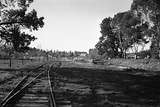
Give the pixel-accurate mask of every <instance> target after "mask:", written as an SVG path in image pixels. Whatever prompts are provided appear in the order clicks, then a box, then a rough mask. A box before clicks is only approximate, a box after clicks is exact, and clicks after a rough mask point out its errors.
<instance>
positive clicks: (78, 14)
mask: <svg viewBox="0 0 160 107" xmlns="http://www.w3.org/2000/svg"><path fill="white" fill-rule="evenodd" d="M131 2H132V0H34V3H33V4H32V7H33V8H35V9H36V10H37V12H38V15H39V16H44V17H45V20H44V21H45V26H44V27H43V28H42V29H40V30H39V31H37V32H36V33H35V36H36V37H37V38H38V40H36V41H35V42H34V43H32V46H35V47H37V48H41V49H45V50H51V49H52V50H62V51H63V50H65V51H70V50H71V51H75V50H77V51H88V50H89V49H90V48H94V46H95V44H96V43H97V42H98V39H99V37H100V36H101V34H100V26H99V24H100V23H101V21H102V20H103V19H104V18H105V17H109V16H111V17H112V16H113V15H114V14H116V13H118V12H123V11H127V10H129V9H130V5H131Z"/></svg>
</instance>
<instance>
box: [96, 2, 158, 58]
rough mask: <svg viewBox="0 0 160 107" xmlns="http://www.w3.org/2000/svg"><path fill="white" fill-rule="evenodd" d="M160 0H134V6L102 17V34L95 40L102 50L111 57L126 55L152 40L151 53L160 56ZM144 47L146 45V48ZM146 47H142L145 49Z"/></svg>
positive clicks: (97, 46)
mask: <svg viewBox="0 0 160 107" xmlns="http://www.w3.org/2000/svg"><path fill="white" fill-rule="evenodd" d="M159 20H160V1H158V0H133V3H132V6H131V9H130V10H128V11H125V12H120V13H117V14H115V15H114V17H113V18H111V17H108V18H105V19H103V21H102V23H101V24H100V28H101V34H102V36H101V37H100V38H99V42H98V43H97V44H96V48H97V49H98V51H99V53H100V54H101V55H102V54H106V53H107V54H109V55H108V57H110V55H112V57H124V58H125V57H126V53H127V51H129V50H130V49H134V52H135V53H137V52H138V51H139V49H138V48H137V47H138V46H143V47H144V46H145V44H147V43H149V42H151V47H150V49H151V50H152V51H149V52H153V54H151V55H152V57H154V58H158V57H159V50H160V46H159V45H160V44H159V43H160V23H159ZM143 49H144V48H143ZM142 51H143V50H142Z"/></svg>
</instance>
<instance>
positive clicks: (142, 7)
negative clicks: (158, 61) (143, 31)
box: [131, 0, 160, 58]
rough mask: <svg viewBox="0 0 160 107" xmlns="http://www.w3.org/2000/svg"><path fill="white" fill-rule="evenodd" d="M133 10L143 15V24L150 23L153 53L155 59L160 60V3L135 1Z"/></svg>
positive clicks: (149, 0)
mask: <svg viewBox="0 0 160 107" xmlns="http://www.w3.org/2000/svg"><path fill="white" fill-rule="evenodd" d="M131 10H133V11H137V13H139V14H141V18H142V20H143V22H147V23H149V25H150V27H149V29H148V32H149V34H150V35H149V36H150V37H151V38H152V44H151V52H152V57H153V58H159V50H160V1H159V0H134V1H133V3H132V7H131Z"/></svg>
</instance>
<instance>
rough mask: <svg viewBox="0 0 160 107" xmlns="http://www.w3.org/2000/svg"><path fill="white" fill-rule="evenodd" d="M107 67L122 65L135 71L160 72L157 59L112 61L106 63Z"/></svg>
mask: <svg viewBox="0 0 160 107" xmlns="http://www.w3.org/2000/svg"><path fill="white" fill-rule="evenodd" d="M105 65H118V66H119V65H120V66H126V67H130V68H134V69H144V70H148V71H160V61H159V60H157V59H110V60H107V61H106V62H105Z"/></svg>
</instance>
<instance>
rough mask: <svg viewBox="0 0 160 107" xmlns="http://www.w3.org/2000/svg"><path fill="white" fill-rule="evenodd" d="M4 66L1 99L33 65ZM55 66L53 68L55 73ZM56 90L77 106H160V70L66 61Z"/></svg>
mask: <svg viewBox="0 0 160 107" xmlns="http://www.w3.org/2000/svg"><path fill="white" fill-rule="evenodd" d="M32 67H33V65H32ZM32 67H31V66H30V65H27V66H26V67H23V69H21V70H18V71H17V69H0V74H1V78H0V100H2V99H3V98H4V97H5V95H6V94H7V93H9V91H10V90H11V89H13V87H14V86H15V85H16V84H17V83H18V82H19V80H21V79H22V77H23V76H24V75H25V73H26V72H23V70H28V68H30V69H31V68H32ZM54 72H55V69H53V73H54ZM55 77H56V78H55V82H56V83H55V90H57V91H59V92H60V93H62V94H63V95H64V98H66V99H67V100H70V101H71V102H72V105H73V107H158V106H160V90H159V88H160V85H159V84H160V73H159V72H150V71H145V70H140V69H130V68H128V67H122V66H117V65H108V66H106V65H94V64H92V63H79V62H67V63H66V62H63V63H62V66H61V68H59V69H56V73H55Z"/></svg>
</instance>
